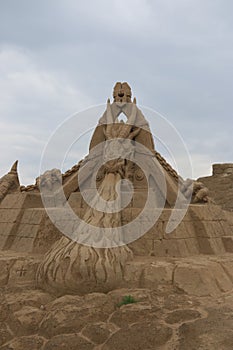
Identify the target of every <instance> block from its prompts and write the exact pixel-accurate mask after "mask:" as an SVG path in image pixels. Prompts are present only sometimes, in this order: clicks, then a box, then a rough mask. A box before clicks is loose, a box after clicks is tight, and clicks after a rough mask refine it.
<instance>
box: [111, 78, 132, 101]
mask: <svg viewBox="0 0 233 350" xmlns="http://www.w3.org/2000/svg"><path fill="white" fill-rule="evenodd" d="M131 96H132V93H131V88H130V86H129V85H128V84H127V83H120V82H118V83H116V85H115V86H114V89H113V98H114V102H131Z"/></svg>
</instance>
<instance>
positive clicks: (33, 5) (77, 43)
mask: <svg viewBox="0 0 233 350" xmlns="http://www.w3.org/2000/svg"><path fill="white" fill-rule="evenodd" d="M232 11H233V3H232V2H231V1H228V0H224V1H222V0H211V1H210V0H206V1H201V0H190V1H186V0H177V1H172V0H155V1H154V0H153V1H152V0H151V1H149V0H148V1H146V0H134V1H133V0H129V1H127V2H126V1H123V0H118V1H115V0H114V1H107V0H101V1H90V0H89V1H85V2H83V1H82V2H81V1H74V0H73V1H69V2H67V1H65V0H58V1H55V0H50V1H34V2H32V1H26V0H21V1H17V0H8V1H7V2H1V4H0V43H1V44H2V45H1V51H0V59H1V57H3V56H4V55H8V56H6V58H5V61H4V62H3V59H2V60H1V61H0V63H1V65H0V72H1V77H0V91H1V97H2V99H1V101H2V102H1V105H0V118H1V120H3V121H4V125H5V126H4V127H3V128H1V130H2V132H4V131H6V130H8V131H7V135H10V134H12V135H13V136H14V135H17V137H15V138H14V137H13V139H14V141H13V140H12V139H9V141H7V139H5V140H4V143H3V140H2V141H0V147H1V150H2V149H4V157H3V158H2V157H1V171H3V170H4V169H5V168H7V167H8V163H9V161H8V159H12V158H14V154H15V152H16V151H15V148H12V143H13V144H14V145H21V142H20V135H22V138H24V132H25V130H26V132H27V134H29V135H32V136H33V137H35V138H39V139H40V140H42V143H43V145H44V144H45V143H46V139H47V138H48V137H49V135H50V133H51V132H52V131H53V130H54V128H56V126H57V125H58V124H59V123H61V122H62V121H63V119H64V118H65V117H67V116H68V115H69V114H71V113H73V112H75V111H77V110H79V109H82V108H84V107H85V106H86V107H87V106H88V105H93V104H96V103H103V102H105V100H106V99H107V97H110V96H111V92H112V86H113V85H114V83H115V81H119V80H122V81H128V82H129V83H130V84H131V86H132V89H133V92H134V94H135V95H136V97H137V99H138V102H139V104H142V105H145V106H149V107H151V108H153V109H155V110H157V111H158V112H160V113H162V114H163V115H165V116H166V117H167V118H168V119H169V120H170V121H171V122H172V123H173V124H174V125H175V126H176V127H177V129H178V131H179V132H180V133H181V135H182V137H183V139H184V141H185V143H186V145H187V148H188V149H189V151H190V153H191V156H192V159H193V163H195V164H194V176H195V177H198V176H201V175H205V174H207V173H209V172H210V165H211V162H213V161H218V162H221V161H226V160H228V161H233V151H232V141H231V137H232V136H231V135H232V133H233V126H232V112H231V103H232V87H233V86H232V85H233V83H232V82H233V69H232V68H233V60H232V58H233V45H232V43H233V24H232V20H231V14H232ZM99 117H100V116H99V115H97V116H96V121H97V120H98V118H99ZM83 122H84V123H85V121H83ZM7 123H8V124H9V123H13V124H14V128H13V130H12V131H9V128H8V129H6V125H7ZM154 128H155V130H153V132H154V133H155V134H156V126H155V127H154ZM17 130H18V131H17ZM18 136H19V138H18ZM24 144H25V147H26V148H27V147H28V149H29V150H30V149H31V148H32V147H30V145H31V144H33V142H32V141H30V140H29V139H28V138H26V139H25V141H24ZM6 145H7V146H6ZM33 145H34V144H33ZM158 147H159V145H158ZM42 148H43V147H42V146H41V147H40V146H36V150H37V151H36V152H34V153H33V150H32V149H31V151H29V152H26V151H23V150H21V153H17V152H18V151H17V152H16V154H17V155H19V156H20V157H21V163H23V164H22V165H21V168H23V167H24V169H27V170H29V173H28V175H27V180H24V181H28V179H29V178H30V179H31V181H32V180H33V178H34V177H35V176H37V174H36V172H35V170H33V169H34V164H38V162H39V155H40V152H42ZM83 148H85V146H83ZM85 149H86V148H85ZM35 153H36V154H35ZM80 154H81V153H80ZM77 156H79V155H78V154H77ZM73 158H75V155H73ZM73 158H72V160H73ZM70 161H71V160H70ZM30 162H31V164H33V166H32V167H30V166H29V164H30ZM67 166H68V163H67ZM31 169H32V170H31ZM24 174H25V172H24ZM22 178H25V175H23V176H22Z"/></svg>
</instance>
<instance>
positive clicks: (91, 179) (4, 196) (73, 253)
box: [0, 83, 233, 295]
mask: <svg viewBox="0 0 233 350" xmlns="http://www.w3.org/2000/svg"><path fill="white" fill-rule="evenodd" d="M121 113H123V114H124V115H125V116H126V118H127V122H123V121H121V120H119V118H120V117H119V116H120V114H121ZM118 117H119V118H118ZM138 145H139V146H138ZM138 147H139V148H138ZM140 147H142V151H141V149H140ZM135 159H139V160H140V162H139V163H140V166H139V165H138V164H137V163H136V162H135ZM99 161H101V164H102V166H101V167H100V168H99V170H98V173H97V176H96V177H95V176H93V172H94V169H95V166H96V162H99ZM147 164H150V166H149V168H148V171H147V176H145V174H144V170H145V168H146V167H147ZM125 180H127V181H126V182H124V181H125ZM119 181H123V182H122V183H121V186H122V187H121V188H120V190H119V187H117V184H118V183H119ZM163 181H164V182H165V184H166V192H165V191H163V189H162V184H163ZM129 183H131V184H132V186H133V189H134V190H133V196H132V198H131V200H130V201H129V203H128V204H127V206H125V207H124V206H123V208H122V209H121V210H119V211H116V210H113V211H112V212H111V211H108V210H107V208H109V207H111V205H112V204H111V203H112V202H113V203H114V201H115V200H116V198H118V199H119V201H124V200H125V198H124V194H125V193H127V191H128V187H127V186H129ZM84 185H85V186H86V188H87V190H88V191H87V192H88V193H90V198H89V199H90V202H89V203H87V202H86V200H85V198H83V194H82V191H81V188H82V186H84ZM95 186H96V188H97V192H98V196H96V192H93V188H94V187H95ZM61 187H62V190H63V191H64V195H65V198H66V200H67V202H68V204H69V206H70V207H71V208H72V210H73V211H74V212H75V214H76V215H78V216H79V217H80V218H81V219H82V220H83V222H84V224H78V225H76V224H75V222H73V221H72V220H73V218H71V217H68V216H67V217H66V218H65V219H64V217H63V219H62V215H60V213H61V211H62V210H65V209H66V208H65V207H64V208H58V206H57V199H58V198H60V190H61ZM129 187H130V186H129ZM41 192H43V195H44V196H45V197H46V200H47V204H48V203H49V204H48V206H49V210H50V211H54V212H56V211H57V213H58V215H57V222H56V225H55V224H54V222H53V220H51V219H50V218H49V216H48V208H46V209H45V208H44V203H43V201H42V199H43V198H42V197H41ZM92 192H93V193H94V194H93V193H92ZM149 192H150V193H152V196H153V203H154V204H153V205H152V206H151V207H150V210H149V211H148V212H147V216H146V217H145V216H144V217H143V216H142V217H141V218H140V219H139V221H138V223H137V225H138V226H140V227H143V228H144V226H146V224H148V222H150V221H151V222H152V223H153V225H151V227H150V228H149V229H148V230H146V232H144V234H143V235H141V236H140V237H137V238H138V239H135V240H133V239H132V240H127V239H128V237H130V235H132V230H131V231H130V230H128V231H127V224H128V223H130V222H131V221H133V220H134V219H135V218H137V217H138V216H139V214H140V213H141V212H142V211H143V207H144V206H145V203H146V200H147V196H148V193H149ZM178 193H179V196H180V198H181V200H182V198H183V200H184V201H185V200H186V199H187V198H189V197H190V198H191V203H190V204H189V205H188V207H187V212H186V214H185V216H184V218H183V220H182V221H181V223H180V224H179V225H178V226H177V227H176V228H175V229H174V231H173V232H172V233H169V234H168V233H166V227H167V224H168V222H169V218H170V216H171V214H172V210H173V209H174V206H175V204H176V200H177V195H178ZM100 197H102V198H103V200H104V202H103V203H104V204H103V207H102V209H103V210H102V211H101V210H98V209H96V207H95V206H96V205H98V202H99V201H100ZM0 200H1V203H0V249H1V250H2V251H17V252H22V253H23V252H27V253H31V254H37V256H40V264H39V266H38V267H37V269H36V271H35V272H36V273H34V276H35V275H36V283H37V287H39V288H42V289H45V290H47V291H49V292H52V293H55V294H58V295H63V294H65V293H73V294H75V293H78V294H85V293H88V292H93V291H101V292H108V291H110V290H112V289H114V288H116V287H117V286H118V287H119V286H124V285H128V283H129V280H127V281H126V277H125V273H126V272H125V268H126V266H128V264H131V262H132V263H134V262H135V261H137V258H138V257H142V256H146V257H151V258H153V257H188V256H193V255H198V254H213V255H214V254H224V253H226V252H232V251H233V243H232V242H233V239H232V238H233V236H232V228H231V223H230V222H229V220H228V218H227V217H226V215H225V212H224V211H223V210H222V209H221V208H220V207H219V206H217V205H215V204H214V202H213V201H211V200H210V197H209V195H208V189H207V188H206V187H205V185H203V184H202V183H201V182H195V181H193V180H186V181H184V180H183V179H182V178H181V177H180V176H179V175H178V174H177V173H176V171H175V170H174V169H173V168H172V167H171V166H170V165H169V164H168V163H167V162H166V160H165V159H164V158H163V157H162V156H161V155H160V154H159V153H158V152H157V151H156V150H155V146H154V142H153V137H152V135H151V131H150V127H149V124H148V122H147V120H146V118H145V116H144V115H143V113H142V111H141V110H140V109H139V108H138V107H137V104H136V99H133V101H132V93H131V88H130V87H129V85H128V84H127V83H117V84H116V85H115V88H114V92H113V102H112V103H111V102H110V100H108V101H107V106H106V111H105V112H104V114H103V116H102V117H101V118H100V119H99V123H98V125H97V127H96V129H95V131H94V133H93V136H92V139H91V142H90V152H89V155H88V156H87V157H86V158H85V159H84V160H81V161H80V162H79V163H78V164H76V165H74V167H73V168H72V169H70V170H68V171H67V172H66V173H64V174H61V172H60V170H58V169H52V170H48V171H46V173H44V174H42V175H41V176H40V177H39V178H38V179H36V182H35V184H34V185H29V186H27V187H25V186H20V184H19V180H18V175H17V163H15V164H14V166H13V167H12V169H11V171H10V172H9V173H8V174H7V175H5V176H4V177H3V178H2V179H1V180H0ZM64 205H65V204H64ZM161 207H162V208H161ZM113 209H114V208H113ZM115 209H116V208H115ZM158 210H160V215H159V216H158V218H157V220H154V217H155V214H156V213H157V212H158ZM176 210H177V211H178V212H179V208H178V209H176ZM60 217H61V219H60ZM59 220H60V221H61V222H59ZM85 223H88V224H89V225H90V226H92V227H94V229H95V227H96V230H97V228H98V229H99V228H100V229H101V228H103V229H105V228H108V229H109V230H110V231H109V232H110V235H108V236H101V235H100V236H101V237H100V236H98V235H96V236H95V234H94V235H93V230H89V228H87V227H86V225H85ZM57 224H58V225H57ZM59 225H60V226H59ZM125 225H126V226H125ZM90 226H89V227H90ZM122 226H123V229H122V230H121V229H119V232H118V233H117V234H111V230H112V232H113V231H114V229H116V228H118V227H122ZM59 227H66V228H68V229H69V230H70V233H71V236H72V237H73V238H74V240H72V239H71V238H69V237H67V236H65V235H64V234H63V232H61V230H59ZM124 227H126V229H124ZM115 231H116V230H115ZM115 231H114V232H115ZM100 232H102V231H100ZM77 237H78V238H80V239H81V243H80V241H78V242H77ZM93 237H94V238H93ZM90 238H93V241H94V242H95V244H94V246H92V245H90V244H89V243H88V244H86V242H87V241H88V242H89V240H90ZM100 242H102V243H103V245H102V247H101V245H100V244H99V243H100ZM114 242H115V243H116V244H115V245H114V244H113V243H114ZM108 243H109V244H108ZM98 244H99V245H98Z"/></svg>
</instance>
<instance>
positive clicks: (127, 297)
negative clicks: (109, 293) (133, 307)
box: [117, 295, 137, 307]
mask: <svg viewBox="0 0 233 350" xmlns="http://www.w3.org/2000/svg"><path fill="white" fill-rule="evenodd" d="M136 302H137V300H135V299H134V297H133V296H132V295H125V296H124V297H123V298H122V301H121V302H120V303H119V304H118V305H117V306H118V307H121V306H122V305H127V304H133V303H136Z"/></svg>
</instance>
